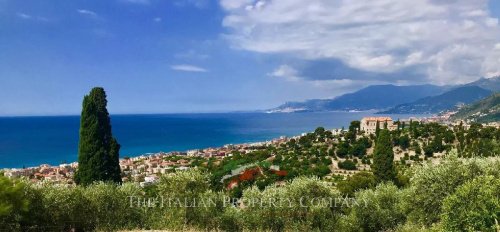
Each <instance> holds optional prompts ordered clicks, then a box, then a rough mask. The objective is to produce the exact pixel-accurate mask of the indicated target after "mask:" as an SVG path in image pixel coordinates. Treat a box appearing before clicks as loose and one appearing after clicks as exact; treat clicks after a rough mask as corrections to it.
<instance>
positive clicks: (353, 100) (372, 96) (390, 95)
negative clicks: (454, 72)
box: [269, 85, 448, 112]
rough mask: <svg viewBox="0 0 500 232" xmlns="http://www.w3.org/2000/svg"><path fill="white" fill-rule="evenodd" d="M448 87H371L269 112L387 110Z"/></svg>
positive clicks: (281, 107) (294, 103)
mask: <svg viewBox="0 0 500 232" xmlns="http://www.w3.org/2000/svg"><path fill="white" fill-rule="evenodd" d="M446 89H448V87H443V86H436V85H413V86H395V85H373V86H368V87H366V88H363V89H361V90H358V91H356V92H353V93H348V94H344V95H341V96H339V97H336V98H333V99H313V100H307V101H304V102H287V103H285V104H283V105H281V106H279V107H277V108H274V109H272V110H269V111H270V112H293V111H333V110H371V109H387V108H389V107H393V106H395V105H398V104H402V103H406V102H412V101H415V100H417V99H420V98H423V97H428V96H434V95H438V94H441V93H443V92H444V91H446Z"/></svg>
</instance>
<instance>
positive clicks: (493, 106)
mask: <svg viewBox="0 0 500 232" xmlns="http://www.w3.org/2000/svg"><path fill="white" fill-rule="evenodd" d="M452 119H454V120H459V119H461V120H472V121H475V122H480V123H486V122H498V121H500V93H495V94H493V95H491V96H489V97H487V98H485V99H483V100H480V101H478V102H476V103H474V104H471V105H468V106H466V107H464V108H462V109H460V110H459V111H458V112H457V113H456V114H454V115H453V116H452Z"/></svg>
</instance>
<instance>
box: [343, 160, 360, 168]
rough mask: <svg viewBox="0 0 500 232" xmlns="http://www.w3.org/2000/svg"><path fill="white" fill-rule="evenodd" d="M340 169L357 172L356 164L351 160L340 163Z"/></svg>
mask: <svg viewBox="0 0 500 232" xmlns="http://www.w3.org/2000/svg"><path fill="white" fill-rule="evenodd" d="M339 168H341V169H346V170H356V169H357V168H356V163H354V162H353V161H351V160H345V161H343V162H339Z"/></svg>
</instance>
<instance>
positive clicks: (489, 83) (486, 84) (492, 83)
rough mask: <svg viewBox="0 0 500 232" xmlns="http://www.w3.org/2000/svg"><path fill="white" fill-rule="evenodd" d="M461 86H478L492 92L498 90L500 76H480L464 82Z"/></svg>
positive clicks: (499, 87)
mask: <svg viewBox="0 0 500 232" xmlns="http://www.w3.org/2000/svg"><path fill="white" fill-rule="evenodd" d="M463 86H479V87H481V88H483V89H487V90H490V91H492V92H499V91H500V76H497V77H492V78H481V79H479V80H477V81H474V82H471V83H468V84H465V85H463Z"/></svg>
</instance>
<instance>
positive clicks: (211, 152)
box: [1, 112, 500, 186]
mask: <svg viewBox="0 0 500 232" xmlns="http://www.w3.org/2000/svg"><path fill="white" fill-rule="evenodd" d="M453 113H454V112H451V113H445V114H441V115H439V116H432V117H425V118H408V119H398V124H403V125H404V124H405V123H406V124H407V125H409V123H410V122H411V121H413V122H419V123H439V124H441V125H447V126H448V127H453V126H457V125H458V124H461V125H462V126H463V127H464V128H466V129H468V127H469V123H470V122H466V121H450V120H449V118H450V116H451V115H453ZM377 125H378V126H379V128H382V127H386V128H387V129H388V130H390V131H392V130H396V129H397V128H398V125H397V124H396V122H395V121H394V120H393V119H392V118H390V117H364V118H362V119H361V120H360V126H361V131H362V132H363V133H364V134H365V135H369V134H374V133H375V131H376V127H377ZM485 126H491V127H495V128H499V126H500V124H499V123H498V122H493V123H487V124H485ZM330 131H331V133H332V135H333V136H337V135H341V134H342V133H345V132H347V130H346V129H344V128H337V129H331V130H330ZM306 135H307V133H303V134H301V135H298V136H293V137H285V136H281V137H279V138H276V139H272V140H269V141H264V142H255V143H243V144H228V145H225V146H222V147H216V148H204V149H193V150H188V151H184V152H179V151H173V152H158V153H149V154H144V155H141V156H137V157H124V158H121V159H120V161H119V162H120V168H121V171H122V181H123V182H135V183H139V184H140V185H141V186H147V185H151V184H154V183H155V182H157V181H158V179H159V176H160V175H162V174H166V173H171V172H175V171H184V170H188V169H190V168H196V166H197V165H196V164H197V163H196V162H199V161H200V160H206V159H209V158H213V159H215V160H219V161H220V160H222V159H224V158H225V157H231V156H232V155H233V153H235V152H238V154H242V155H245V154H249V153H251V152H253V151H255V150H257V149H259V148H262V147H266V146H271V145H273V146H280V145H281V144H285V143H287V142H289V141H290V140H291V139H295V140H299V139H300V137H302V136H306ZM399 153H400V152H399ZM398 158H401V157H400V156H397V155H396V156H395V160H396V159H398ZM333 165H334V166H335V167H334V168H333V170H332V172H333V173H336V174H345V173H354V172H355V171H345V170H341V169H339V168H338V163H337V162H334V164H333ZM77 168H78V163H77V162H73V163H63V164H60V165H48V164H42V165H39V166H37V167H27V168H6V169H3V170H1V172H3V173H4V175H5V176H7V177H9V178H26V179H28V180H29V181H30V182H32V183H45V182H50V183H57V184H70V185H71V184H74V181H73V177H74V175H75V171H76V169H77ZM361 168H362V170H363V169H367V168H369V167H368V166H366V165H363V166H362V167H361ZM278 170H279V168H278Z"/></svg>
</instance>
